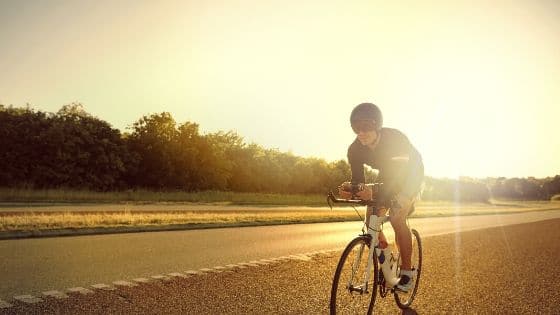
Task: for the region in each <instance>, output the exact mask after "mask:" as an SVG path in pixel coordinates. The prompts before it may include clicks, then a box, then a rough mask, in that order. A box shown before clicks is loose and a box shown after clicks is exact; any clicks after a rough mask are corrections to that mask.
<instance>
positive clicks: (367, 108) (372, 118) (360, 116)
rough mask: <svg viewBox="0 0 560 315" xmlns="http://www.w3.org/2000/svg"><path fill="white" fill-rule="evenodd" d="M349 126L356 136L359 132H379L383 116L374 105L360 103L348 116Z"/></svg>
mask: <svg viewBox="0 0 560 315" xmlns="http://www.w3.org/2000/svg"><path fill="white" fill-rule="evenodd" d="M350 124H351V126H352V130H354V132H355V133H356V134H358V133H359V132H360V131H362V132H370V131H376V132H379V130H381V128H382V127H383V115H382V114H381V110H380V109H379V107H377V106H376V105H375V104H372V103H362V104H360V105H358V106H356V107H354V109H353V110H352V114H350Z"/></svg>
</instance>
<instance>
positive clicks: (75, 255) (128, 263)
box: [0, 211, 560, 301]
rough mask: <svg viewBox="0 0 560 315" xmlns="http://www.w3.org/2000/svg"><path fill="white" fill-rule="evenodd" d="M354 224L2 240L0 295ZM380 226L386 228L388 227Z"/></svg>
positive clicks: (226, 258)
mask: <svg viewBox="0 0 560 315" xmlns="http://www.w3.org/2000/svg"><path fill="white" fill-rule="evenodd" d="M552 218H560V211H544V212H528V213H520V214H509V215H489V216H482V215H481V216H471V217H447V218H419V219H412V220H411V225H412V226H413V227H415V228H416V229H417V230H419V231H420V232H421V234H422V236H423V237H424V238H426V237H428V236H433V235H441V234H447V233H456V232H460V231H467V230H473V229H480V228H485V227H492V226H504V225H511V224H518V223H524V222H535V221H541V220H546V219H552ZM360 227H361V223H360V222H344V223H319V224H299V225H282V226H266V227H244V228H225V229H211V230H191V231H172V232H151V233H129V234H113V235H94V236H76V237H59V238H41V239H20V240H3V241H0V253H1V256H2V259H1V260H0V279H1V282H0V300H4V301H10V300H12V298H13V297H14V296H17V295H25V294H31V295H37V296H40V295H41V294H42V292H45V291H49V290H59V291H64V290H66V289H67V288H71V287H91V285H93V284H97V283H112V282H114V281H118V280H130V279H134V278H138V277H150V276H152V275H158V274H169V273H174V272H183V271H185V270H198V269H201V268H212V267H214V266H224V265H227V264H236V263H240V262H249V261H254V260H259V259H263V258H274V257H280V256H285V255H293V254H300V253H306V252H313V251H318V250H324V249H334V248H341V247H343V246H344V245H346V243H347V242H348V241H349V240H350V239H351V238H352V237H354V236H355V235H356V234H358V232H359V230H360ZM385 231H386V232H390V231H391V228H390V227H389V225H387V226H386V228H385ZM389 237H390V238H391V236H389Z"/></svg>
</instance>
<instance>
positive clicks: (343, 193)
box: [338, 182, 352, 199]
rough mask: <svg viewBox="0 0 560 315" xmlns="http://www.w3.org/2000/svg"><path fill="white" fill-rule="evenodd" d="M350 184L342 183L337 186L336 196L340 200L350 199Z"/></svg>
mask: <svg viewBox="0 0 560 315" xmlns="http://www.w3.org/2000/svg"><path fill="white" fill-rule="evenodd" d="M351 190H352V184H351V183H350V182H344V183H342V184H340V186H338V195H339V196H340V198H342V199H350V198H352V192H351Z"/></svg>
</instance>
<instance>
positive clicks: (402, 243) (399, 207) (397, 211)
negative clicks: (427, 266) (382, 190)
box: [389, 196, 414, 270]
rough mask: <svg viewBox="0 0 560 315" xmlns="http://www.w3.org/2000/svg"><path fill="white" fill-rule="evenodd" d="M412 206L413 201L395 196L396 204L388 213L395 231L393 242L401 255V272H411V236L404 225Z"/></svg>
mask: <svg viewBox="0 0 560 315" xmlns="http://www.w3.org/2000/svg"><path fill="white" fill-rule="evenodd" d="M413 204H414V199H409V198H406V197H403V196H397V202H396V203H394V204H393V207H392V208H391V211H390V212H389V218H390V220H391V225H392V226H393V229H394V230H395V241H396V243H397V246H398V247H399V252H400V255H401V270H411V262H410V260H411V254H412V234H411V233H410V229H409V228H408V225H407V224H406V217H407V216H408V214H409V213H410V210H411V209H412V206H413Z"/></svg>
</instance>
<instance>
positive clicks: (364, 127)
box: [352, 120, 377, 133]
mask: <svg viewBox="0 0 560 315" xmlns="http://www.w3.org/2000/svg"><path fill="white" fill-rule="evenodd" d="M376 129H377V124H376V123H375V121H374V120H356V121H353V122H352V130H354V132H355V133H360V131H361V132H370V131H374V130H376Z"/></svg>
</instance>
